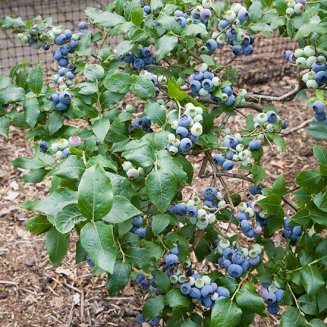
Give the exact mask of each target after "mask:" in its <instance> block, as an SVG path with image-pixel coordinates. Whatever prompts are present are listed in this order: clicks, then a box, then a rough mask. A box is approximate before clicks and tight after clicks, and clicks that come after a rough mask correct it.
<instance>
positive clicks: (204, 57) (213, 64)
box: [200, 54, 216, 67]
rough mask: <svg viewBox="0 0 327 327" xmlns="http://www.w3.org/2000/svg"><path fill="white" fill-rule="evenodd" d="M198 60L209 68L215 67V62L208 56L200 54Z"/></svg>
mask: <svg viewBox="0 0 327 327" xmlns="http://www.w3.org/2000/svg"><path fill="white" fill-rule="evenodd" d="M200 58H201V59H202V60H203V62H205V63H206V64H207V65H208V66H209V67H210V66H212V67H213V66H215V65H216V64H215V62H214V60H213V59H212V56H209V55H206V54H202V55H201V56H200Z"/></svg>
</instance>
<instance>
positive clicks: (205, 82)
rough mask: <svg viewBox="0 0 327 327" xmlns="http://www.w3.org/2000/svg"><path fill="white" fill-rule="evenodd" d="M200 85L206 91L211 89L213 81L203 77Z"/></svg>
mask: <svg viewBox="0 0 327 327" xmlns="http://www.w3.org/2000/svg"><path fill="white" fill-rule="evenodd" d="M202 87H203V88H204V89H205V90H207V91H211V90H212V89H213V83H212V81H211V80H210V79H204V80H203V81H202Z"/></svg>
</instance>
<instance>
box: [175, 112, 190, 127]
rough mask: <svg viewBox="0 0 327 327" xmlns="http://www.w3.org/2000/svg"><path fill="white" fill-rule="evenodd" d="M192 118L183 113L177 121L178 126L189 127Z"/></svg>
mask: <svg viewBox="0 0 327 327" xmlns="http://www.w3.org/2000/svg"><path fill="white" fill-rule="evenodd" d="M191 122H192V118H191V117H190V116H188V115H183V116H181V118H180V119H179V121H178V125H179V126H183V127H189V126H190V125H191Z"/></svg>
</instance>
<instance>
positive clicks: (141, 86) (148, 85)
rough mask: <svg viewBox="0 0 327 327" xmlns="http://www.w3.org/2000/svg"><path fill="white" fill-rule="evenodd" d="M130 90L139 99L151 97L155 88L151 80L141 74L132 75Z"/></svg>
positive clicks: (154, 92)
mask: <svg viewBox="0 0 327 327" xmlns="http://www.w3.org/2000/svg"><path fill="white" fill-rule="evenodd" d="M130 91H131V92H132V93H134V94H135V95H136V96H137V97H139V98H141V99H149V98H153V97H154V96H155V94H156V89H155V87H154V84H153V83H152V81H151V80H150V79H149V78H146V77H142V76H132V85H131V88H130Z"/></svg>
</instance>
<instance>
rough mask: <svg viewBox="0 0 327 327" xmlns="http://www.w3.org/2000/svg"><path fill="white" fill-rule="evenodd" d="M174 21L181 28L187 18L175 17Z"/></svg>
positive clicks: (185, 23)
mask: <svg viewBox="0 0 327 327" xmlns="http://www.w3.org/2000/svg"><path fill="white" fill-rule="evenodd" d="M176 22H177V23H178V24H179V25H180V26H181V27H183V28H184V27H185V26H186V25H187V20H186V18H185V17H177V18H176Z"/></svg>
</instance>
